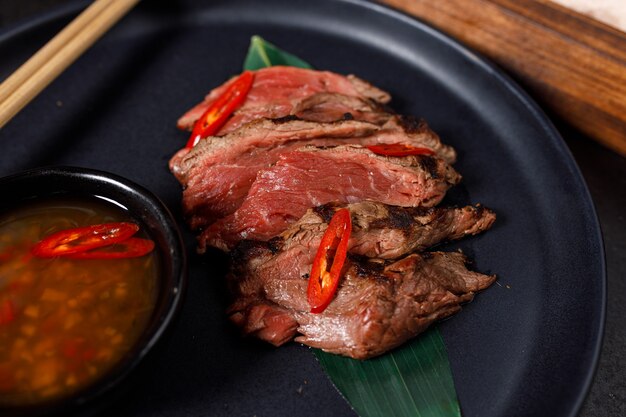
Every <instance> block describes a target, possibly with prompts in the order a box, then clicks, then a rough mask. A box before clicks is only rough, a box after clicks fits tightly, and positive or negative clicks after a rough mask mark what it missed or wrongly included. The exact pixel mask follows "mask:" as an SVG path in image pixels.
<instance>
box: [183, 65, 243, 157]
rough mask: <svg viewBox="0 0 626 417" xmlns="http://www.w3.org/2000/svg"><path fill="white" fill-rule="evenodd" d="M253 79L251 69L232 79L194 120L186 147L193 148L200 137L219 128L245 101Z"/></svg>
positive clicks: (211, 133)
mask: <svg viewBox="0 0 626 417" xmlns="http://www.w3.org/2000/svg"><path fill="white" fill-rule="evenodd" d="M253 81H254V73H253V72H251V71H245V72H244V73H243V74H241V75H240V76H239V77H238V78H237V79H236V80H235V81H233V83H232V84H231V85H230V86H228V88H227V89H226V91H224V93H222V95H220V96H219V97H218V98H217V99H215V101H213V103H211V105H210V106H209V107H208V108H207V109H206V110H205V111H204V113H203V114H202V116H200V118H199V119H198V120H197V121H196V123H195V124H194V126H193V131H192V132H191V136H190V137H189V141H187V145H186V148H193V147H194V146H196V144H197V143H198V142H199V141H200V139H203V138H206V137H208V136H211V135H213V134H215V133H216V132H217V131H218V130H220V128H221V127H222V126H224V123H226V121H227V120H228V118H229V117H230V115H231V114H233V112H234V111H235V110H237V109H238V108H239V107H240V106H241V105H242V104H243V103H244V101H246V97H247V96H248V92H249V91H250V88H251V87H252V82H253Z"/></svg>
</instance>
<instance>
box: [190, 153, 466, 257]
mask: <svg viewBox="0 0 626 417" xmlns="http://www.w3.org/2000/svg"><path fill="white" fill-rule="evenodd" d="M460 179H461V176H460V175H459V174H458V173H457V172H456V171H455V170H454V168H452V167H451V166H450V165H448V164H447V163H446V162H445V161H444V160H443V159H440V158H437V157H434V156H429V155H415V156H406V157H386V156H380V155H376V154H374V153H373V152H371V151H369V150H368V149H367V148H364V147H362V146H357V145H346V146H337V147H332V148H317V147H310V146H307V147H304V148H299V149H296V150H294V151H291V152H286V153H283V154H281V155H280V159H279V160H278V162H277V163H276V164H275V165H274V166H272V167H271V168H268V169H265V170H262V171H259V173H258V175H257V178H256V180H255V181H254V183H253V184H252V187H251V188H250V191H249V193H248V195H247V197H246V199H245V200H244V202H243V204H242V205H241V206H240V207H239V208H238V209H237V211H235V212H234V213H233V214H231V215H229V216H226V217H224V218H223V219H221V220H219V221H217V222H215V223H213V224H212V225H211V226H209V227H208V228H207V229H206V230H204V231H203V232H202V234H201V235H200V237H199V250H200V251H201V252H202V251H204V249H205V247H206V246H207V245H208V246H214V247H217V248H220V249H223V250H229V249H231V248H232V247H233V246H234V245H235V244H236V243H237V242H238V241H240V240H242V239H253V240H268V239H270V238H271V237H273V236H275V235H277V234H279V233H280V232H282V231H283V230H285V229H286V228H287V227H288V226H289V225H290V224H291V223H294V222H295V221H297V220H298V219H299V218H300V217H302V216H303V215H304V213H305V212H306V211H307V209H308V208H310V207H314V206H318V205H322V204H326V203H329V202H331V201H338V202H347V203H353V202H358V201H362V200H374V201H380V202H382V203H385V204H391V205H397V206H403V207H414V206H424V207H431V206H434V205H436V204H438V203H439V202H440V201H441V200H442V199H443V197H444V196H445V193H446V191H447V190H448V189H449V188H450V187H451V186H453V185H455V184H457V183H458V182H459V181H460Z"/></svg>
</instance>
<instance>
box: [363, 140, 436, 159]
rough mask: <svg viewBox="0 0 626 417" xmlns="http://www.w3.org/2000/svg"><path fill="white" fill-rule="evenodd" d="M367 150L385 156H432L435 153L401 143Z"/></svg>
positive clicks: (368, 147)
mask: <svg viewBox="0 0 626 417" xmlns="http://www.w3.org/2000/svg"><path fill="white" fill-rule="evenodd" d="M367 149H369V150H370V151H372V152H374V153H375V154H377V155H385V156H409V155H434V154H435V152H434V151H433V150H432V149H428V148H418V147H416V146H411V145H404V144H402V143H390V144H380V145H370V146H367Z"/></svg>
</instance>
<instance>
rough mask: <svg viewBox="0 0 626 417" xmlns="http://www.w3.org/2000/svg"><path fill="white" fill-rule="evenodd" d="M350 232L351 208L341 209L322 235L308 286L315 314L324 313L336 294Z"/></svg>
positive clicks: (310, 301)
mask: <svg viewBox="0 0 626 417" xmlns="http://www.w3.org/2000/svg"><path fill="white" fill-rule="evenodd" d="M350 233H352V220H351V219H350V210H348V209H341V210H337V212H335V214H334V215H333V217H332V219H331V220H330V223H329V224H328V228H327V229H326V232H324V236H322V241H321V242H320V246H319V247H318V249H317V253H316V254H315V260H314V261H313V266H312V268H311V275H310V276H309V285H308V288H307V298H308V302H309V305H310V306H311V313H321V312H323V311H324V310H325V309H326V307H328V305H329V304H330V302H331V301H332V300H333V298H334V297H335V293H336V292H337V287H338V286H339V278H340V276H341V268H343V264H344V261H345V260H346V256H347V254H348V241H349V240H350Z"/></svg>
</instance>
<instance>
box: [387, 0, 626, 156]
mask: <svg viewBox="0 0 626 417" xmlns="http://www.w3.org/2000/svg"><path fill="white" fill-rule="evenodd" d="M382 2H383V3H386V4H387V5H390V6H392V7H395V8H397V9H400V10H402V11H404V12H406V13H409V14H412V15H414V16H416V17H417V18H419V19H421V20H423V21H425V22H428V23H429V24H431V25H432V26H434V27H437V28H438V29H440V30H441V31H443V32H445V33H447V34H449V35H451V36H452V37H454V38H456V39H458V40H460V41H461V42H462V43H464V44H466V45H468V46H469V47H471V48H473V49H475V50H477V51H479V52H480V53H482V54H483V55H485V56H487V57H488V58H489V59H491V60H492V61H494V62H495V63H497V64H498V65H499V66H501V67H502V68H504V69H505V70H506V71H508V72H509V73H510V74H511V75H513V76H514V78H516V79H517V80H518V81H519V82H520V83H521V84H522V85H523V86H524V87H525V88H526V89H527V90H528V91H529V92H530V93H531V94H532V95H533V96H534V97H535V99H537V101H539V102H540V104H542V105H543V106H545V107H546V108H547V109H548V110H550V111H552V112H554V113H556V114H557V115H558V116H559V117H561V118H563V119H565V120H566V121H567V122H569V123H570V124H572V125H573V126H575V127H576V128H578V129H580V130H581V131H583V132H584V133H586V134H587V135H589V136H591V137H592V138H594V139H596V140H597V141H599V142H601V143H603V144H604V145H606V146H607V147H609V148H610V149H613V150H615V151H616V152H618V153H620V154H622V155H624V156H626V34H625V33H624V32H621V31H619V30H617V29H614V28H612V27H610V26H607V25H605V24H603V23H600V22H598V21H596V20H594V19H591V18H589V17H587V16H585V15H582V14H579V13H576V12H574V11H572V10H570V9H567V8H565V7H563V6H560V5H559V4H556V3H553V2H550V1H546V0H525V1H518V0H436V1H434V0H382Z"/></svg>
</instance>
